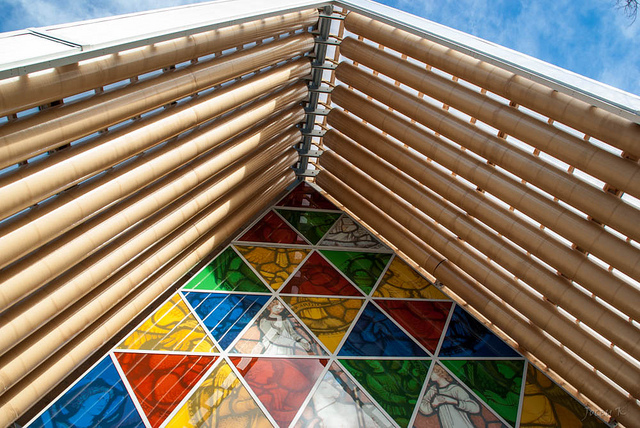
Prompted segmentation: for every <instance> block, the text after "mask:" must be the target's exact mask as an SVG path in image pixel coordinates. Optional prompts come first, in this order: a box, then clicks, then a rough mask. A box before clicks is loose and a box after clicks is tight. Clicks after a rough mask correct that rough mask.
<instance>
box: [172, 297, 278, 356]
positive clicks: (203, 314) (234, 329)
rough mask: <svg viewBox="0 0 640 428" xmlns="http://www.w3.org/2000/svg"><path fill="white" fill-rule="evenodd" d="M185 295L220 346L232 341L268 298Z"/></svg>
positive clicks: (224, 346) (227, 344)
mask: <svg viewBox="0 0 640 428" xmlns="http://www.w3.org/2000/svg"><path fill="white" fill-rule="evenodd" d="M184 296H185V298H186V299H187V301H188V302H189V303H190V304H191V306H192V307H193V308H194V309H195V311H196V313H197V314H198V316H199V317H200V319H201V320H202V321H203V322H204V325H205V327H207V328H208V329H209V331H210V332H211V334H212V335H213V337H214V338H215V339H216V340H217V341H218V343H219V344H220V346H222V347H223V348H226V347H227V346H229V345H230V344H231V342H233V340H234V339H235V338H236V336H238V334H240V332H241V331H242V329H244V327H245V326H246V325H247V324H248V323H249V322H250V321H251V320H252V319H253V317H254V316H255V315H256V314H257V313H258V312H259V311H260V309H262V307H263V306H264V304H265V303H267V300H269V297H270V296H256V295H252V294H214V293H198V292H191V293H184Z"/></svg>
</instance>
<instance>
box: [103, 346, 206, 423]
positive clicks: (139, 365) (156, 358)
mask: <svg viewBox="0 0 640 428" xmlns="http://www.w3.org/2000/svg"><path fill="white" fill-rule="evenodd" d="M115 355H116V358H117V359H118V362H119V363H120V366H122V370H123V371H124V373H125V375H126V377H127V380H128V381H129V384H130V385H131V388H132V389H133V392H134V393H135V394H136V397H137V398H138V402H139V403H140V405H141V406H142V409H143V410H144V413H145V414H146V415H147V418H148V419H149V422H150V423H151V426H152V427H154V428H155V427H158V426H160V425H161V424H162V423H163V422H164V420H165V419H166V417H167V416H169V414H170V413H171V412H172V411H173V409H174V408H175V407H176V406H177V405H178V404H179V403H180V401H181V400H182V399H183V398H184V397H185V396H186V395H187V394H188V393H189V391H191V389H192V388H193V387H194V386H195V385H196V383H198V381H199V380H200V378H202V376H203V375H204V373H205V372H206V371H207V370H208V369H209V367H211V365H212V364H213V363H214V362H215V360H216V357H214V356H211V357H209V356H200V355H167V354H143V353H133V352H116V353H115Z"/></svg>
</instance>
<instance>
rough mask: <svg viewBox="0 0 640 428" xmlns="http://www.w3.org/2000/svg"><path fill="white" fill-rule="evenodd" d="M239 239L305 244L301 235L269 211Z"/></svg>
mask: <svg viewBox="0 0 640 428" xmlns="http://www.w3.org/2000/svg"><path fill="white" fill-rule="evenodd" d="M240 241H248V242H273V243H279V244H302V245H305V244H307V241H305V240H304V238H303V237H301V236H300V235H298V233H297V232H296V231H295V230H293V229H292V228H291V226H289V225H288V224H287V223H286V222H285V221H284V220H283V219H282V218H281V217H280V216H278V215H277V214H276V213H274V212H273V211H269V212H268V213H267V215H265V216H264V217H263V218H262V219H261V220H260V221H258V222H257V223H256V224H254V225H253V227H252V228H251V229H249V230H248V231H247V232H246V233H245V234H244V235H242V238H240Z"/></svg>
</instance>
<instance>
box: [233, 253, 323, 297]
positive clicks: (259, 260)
mask: <svg viewBox="0 0 640 428" xmlns="http://www.w3.org/2000/svg"><path fill="white" fill-rule="evenodd" d="M236 249H237V250H238V251H239V252H240V253H241V254H242V255H243V256H244V258H245V259H247V261H248V262H249V263H251V266H253V268H254V269H255V270H256V271H257V272H258V273H259V274H260V275H261V276H262V278H263V279H264V280H265V281H266V282H267V284H269V285H270V286H271V288H273V289H274V290H277V289H278V288H280V286H281V285H282V284H283V283H284V282H285V281H286V280H287V278H289V275H291V273H292V272H293V271H294V270H295V268H297V267H298V265H299V264H300V262H302V261H303V260H304V259H305V258H306V257H307V256H308V255H309V251H310V250H304V249H299V248H276V247H245V246H240V245H236Z"/></svg>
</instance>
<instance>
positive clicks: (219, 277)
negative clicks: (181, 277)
mask: <svg viewBox="0 0 640 428" xmlns="http://www.w3.org/2000/svg"><path fill="white" fill-rule="evenodd" d="M183 289H185V290H206V291H216V290H219V291H245V292H255V293H268V292H269V289H268V288H267V287H266V286H265V285H264V284H263V283H262V281H260V278H258V277H257V276H256V274H255V273H253V271H252V270H251V268H250V267H249V266H247V265H246V263H245V262H244V261H243V260H242V257H240V256H239V255H238V254H237V253H236V252H235V251H233V248H231V247H228V248H227V249H226V250H224V251H223V252H222V253H220V254H219V255H218V256H217V257H216V258H215V259H213V261H212V262H211V263H209V265H207V266H206V267H205V268H204V269H203V270H201V271H200V273H198V274H197V275H196V276H195V277H193V278H192V279H191V280H190V281H189V282H188V283H187V284H186V285H185V286H184V287H183Z"/></svg>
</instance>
